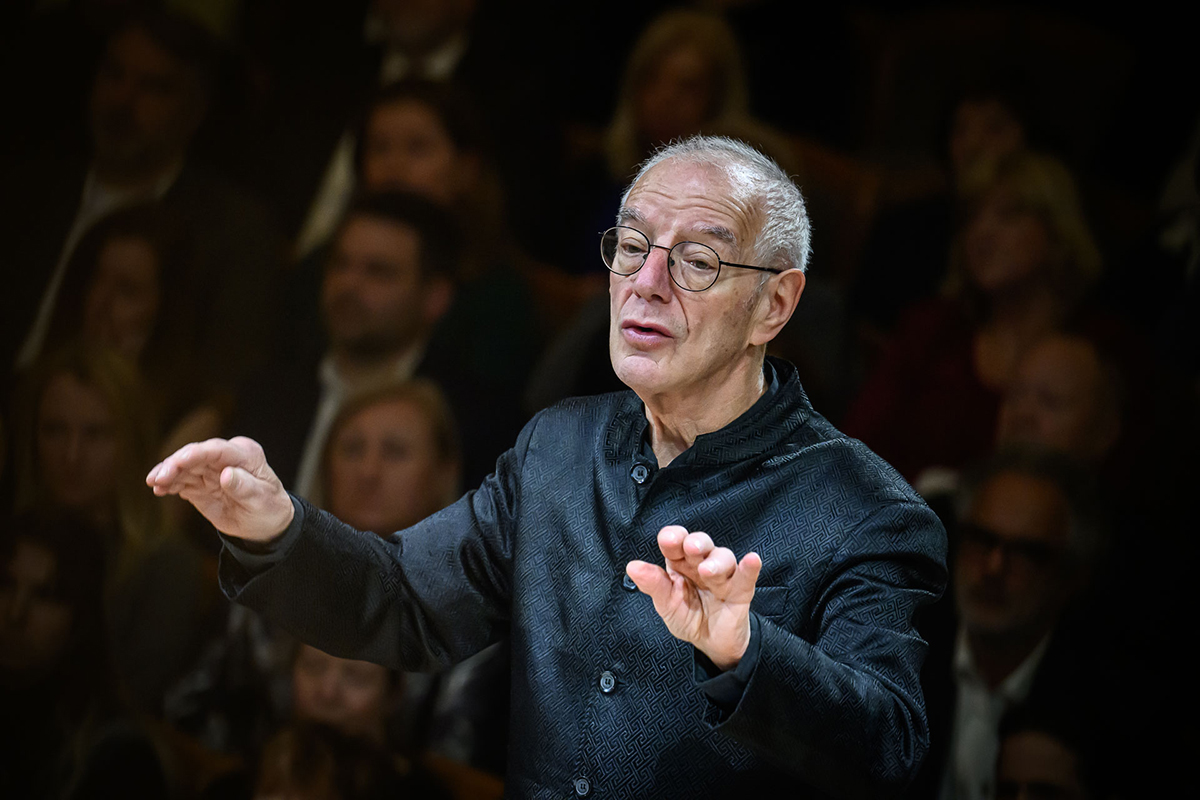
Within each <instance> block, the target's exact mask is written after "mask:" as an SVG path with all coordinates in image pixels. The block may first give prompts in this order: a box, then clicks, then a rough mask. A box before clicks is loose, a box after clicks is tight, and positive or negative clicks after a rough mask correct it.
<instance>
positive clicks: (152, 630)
mask: <svg viewBox="0 0 1200 800" xmlns="http://www.w3.org/2000/svg"><path fill="white" fill-rule="evenodd" d="M21 400H22V402H21V404H20V405H19V406H18V409H17V413H18V416H17V417H16V419H18V420H19V422H18V425H17V427H16V432H17V442H16V446H17V447H16V462H17V470H16V472H17V488H16V505H17V508H18V509H19V510H25V509H67V510H70V511H72V512H74V513H77V514H79V515H81V516H82V517H83V518H84V519H86V520H87V521H88V522H89V523H90V524H91V525H92V526H93V527H94V529H95V530H96V532H97V533H98V535H99V536H100V539H101V546H102V548H103V551H104V554H105V557H104V559H102V560H101V561H97V562H94V563H93V568H94V569H96V570H98V571H99V572H100V573H101V574H102V575H103V580H104V586H105V602H104V609H105V616H106V623H107V628H108V634H109V648H110V651H111V653H112V657H113V660H114V665H115V667H116V671H117V676H118V678H119V679H120V681H121V685H122V688H123V689H124V691H125V692H126V693H127V695H128V699H129V700H130V701H132V702H133V704H134V706H135V707H136V708H138V709H139V710H142V711H146V712H148V713H151V714H159V713H161V710H162V704H163V696H164V693H165V691H166V688H167V686H168V684H169V683H170V682H171V681H172V680H174V679H175V678H177V677H178V676H179V675H180V674H182V672H183V671H184V670H185V669H186V667H187V666H188V665H189V663H190V660H191V659H192V658H194V657H195V655H196V653H197V648H198V647H199V642H200V641H202V639H203V637H204V635H205V634H206V632H207V630H206V629H207V626H208V625H209V623H210V618H211V613H212V611H213V610H214V605H213V604H214V603H215V602H216V589H215V587H214V586H213V585H212V582H211V581H210V580H208V579H207V577H206V575H205V572H204V570H203V565H202V561H201V558H200V556H199V554H198V553H197V552H196V551H195V550H194V549H193V548H192V547H191V546H190V545H189V544H187V542H185V541H184V540H182V539H180V538H179V537H178V536H176V535H175V534H174V533H173V531H172V529H171V528H170V526H169V524H168V522H167V520H166V517H165V515H164V508H163V506H162V504H160V503H157V502H155V501H154V499H153V498H147V497H146V491H145V481H144V477H145V472H146V470H147V469H148V467H149V466H151V465H153V463H154V461H155V459H156V458H157V452H158V451H157V447H158V440H157V437H156V429H155V422H154V415H153V413H152V411H151V409H150V407H149V403H148V400H147V397H146V395H145V393H144V391H143V390H142V386H141V384H140V382H139V380H138V377H137V374H136V372H135V371H134V369H133V367H132V365H130V364H129V363H128V362H127V361H126V360H125V359H124V358H122V357H121V356H120V355H118V354H117V353H115V352H113V351H111V350H106V349H98V348H87V347H82V346H78V345H76V346H73V347H69V348H68V349H66V350H62V351H60V352H58V353H57V354H54V355H52V356H50V357H48V358H47V359H45V360H43V361H42V362H40V363H39V364H38V365H37V366H36V367H35V369H34V370H33V372H32V373H31V374H30V376H29V380H28V382H27V384H26V385H25V386H24V387H23V392H22V398H21Z"/></svg>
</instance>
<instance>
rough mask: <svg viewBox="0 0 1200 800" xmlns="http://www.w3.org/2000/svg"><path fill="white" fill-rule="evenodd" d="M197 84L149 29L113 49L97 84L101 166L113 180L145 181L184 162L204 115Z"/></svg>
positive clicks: (128, 35) (117, 40) (120, 37)
mask: <svg viewBox="0 0 1200 800" xmlns="http://www.w3.org/2000/svg"><path fill="white" fill-rule="evenodd" d="M202 94H203V93H202V92H201V91H200V89H199V85H198V79H197V78H196V76H195V75H194V74H193V73H192V72H191V71H190V70H189V68H188V67H187V66H186V65H184V64H183V63H182V62H180V61H179V60H178V59H176V58H175V57H174V56H172V55H171V54H170V53H168V52H167V51H166V50H164V49H163V48H162V47H161V46H160V45H159V44H158V43H157V42H155V41H154V39H152V38H151V37H150V35H149V34H148V33H146V32H145V31H144V30H142V29H140V28H137V27H133V28H129V29H127V30H125V31H123V32H121V33H118V34H117V35H116V36H115V37H114V38H113V39H112V40H111V41H110V42H109V44H108V48H107V50H106V51H105V54H104V57H103V59H102V60H101V62H100V67H99V70H98V71H97V73H96V78H95V82H94V83H93V85H92V95H91V105H90V115H91V128H92V138H93V143H94V146H95V157H96V161H97V166H98V168H99V169H100V170H101V172H102V173H103V174H102V177H105V178H108V179H117V180H119V179H121V178H125V179H129V180H136V179H139V178H141V179H144V178H148V177H153V174H154V173H155V172H156V171H158V170H162V169H164V168H167V167H169V166H171V165H172V164H173V163H175V162H177V161H179V160H181V159H182V158H183V155H184V151H185V150H186V149H187V145H188V142H189V141H190V140H191V138H192V134H193V133H195V131H196V128H197V126H198V125H199V124H200V121H201V119H202V118H203V116H204V105H205V104H204V99H203V96H202Z"/></svg>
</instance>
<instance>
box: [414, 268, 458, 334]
mask: <svg viewBox="0 0 1200 800" xmlns="http://www.w3.org/2000/svg"><path fill="white" fill-rule="evenodd" d="M453 302H454V283H453V282H452V281H451V280H450V279H449V278H443V277H435V278H428V279H426V281H425V297H424V298H423V300H422V301H421V313H422V315H423V316H424V317H425V324H426V325H427V326H429V327H433V326H434V325H436V324H437V321H438V320H440V319H441V318H442V317H444V316H445V315H446V312H447V311H449V310H450V304H451V303H453Z"/></svg>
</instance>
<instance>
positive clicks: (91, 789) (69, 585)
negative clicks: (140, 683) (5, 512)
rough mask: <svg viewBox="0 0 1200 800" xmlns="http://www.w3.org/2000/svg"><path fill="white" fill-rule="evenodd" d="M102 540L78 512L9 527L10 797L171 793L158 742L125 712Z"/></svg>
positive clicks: (4, 786)
mask: <svg viewBox="0 0 1200 800" xmlns="http://www.w3.org/2000/svg"><path fill="white" fill-rule="evenodd" d="M102 561H103V546H102V543H101V537H100V535H99V533H98V531H96V530H95V529H94V527H93V525H92V523H90V522H89V521H87V520H85V519H84V518H82V517H80V516H78V515H75V514H71V513H68V512H63V511H58V512H49V513H30V514H24V515H22V516H20V517H18V518H16V519H12V520H9V521H8V523H7V525H6V529H5V530H4V531H3V532H2V533H0V707H2V708H3V709H4V713H3V714H0V796H3V797H12V798H17V797H21V798H43V797H44V798H51V797H88V796H99V795H95V793H96V792H99V791H102V790H109V791H116V790H120V791H121V792H122V793H123V796H127V797H135V796H136V797H165V796H166V784H165V777H164V775H163V772H162V769H161V766H160V763H159V759H158V756H157V754H156V752H155V750H154V748H153V746H152V745H151V743H150V741H149V739H148V738H147V737H146V736H145V735H144V734H143V732H142V731H141V730H140V729H139V728H138V727H137V726H136V725H134V724H133V723H131V722H129V721H128V720H127V719H124V718H123V717H122V715H121V714H120V713H119V708H120V705H119V703H118V700H117V692H116V691H115V686H114V684H113V676H112V670H111V669H110V666H109V658H108V651H107V648H106V642H105V640H106V636H105V623H104V614H103V607H104V603H103V594H104V589H103V571H102V570H101V569H100V568H99V565H100V563H101V562H102Z"/></svg>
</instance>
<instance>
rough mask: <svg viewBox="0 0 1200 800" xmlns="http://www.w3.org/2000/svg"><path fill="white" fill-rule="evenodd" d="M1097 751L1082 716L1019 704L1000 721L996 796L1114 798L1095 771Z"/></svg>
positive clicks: (1006, 799) (1019, 799) (1000, 799)
mask: <svg viewBox="0 0 1200 800" xmlns="http://www.w3.org/2000/svg"><path fill="white" fill-rule="evenodd" d="M1095 757H1096V756H1095V752H1094V751H1093V750H1091V749H1089V747H1088V735H1087V732H1086V731H1085V730H1084V729H1083V726H1082V725H1081V724H1080V722H1079V720H1076V719H1073V718H1072V717H1071V716H1070V715H1068V714H1065V713H1062V712H1058V713H1055V712H1054V711H1049V710H1031V709H1026V708H1023V707H1016V708H1014V709H1012V710H1011V711H1009V712H1008V713H1006V714H1005V715H1004V718H1003V719H1002V720H1001V721H1000V754H999V756H998V757H997V758H996V793H995V798H996V800H1025V799H1027V800H1034V798H1049V797H1053V798H1058V800H1100V798H1102V797H1113V796H1115V794H1114V793H1113V791H1112V788H1111V787H1108V788H1107V790H1106V788H1105V787H1104V785H1103V783H1102V782H1101V780H1100V779H1099V778H1098V776H1097V774H1096V765H1095V763H1094V760H1095Z"/></svg>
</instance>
